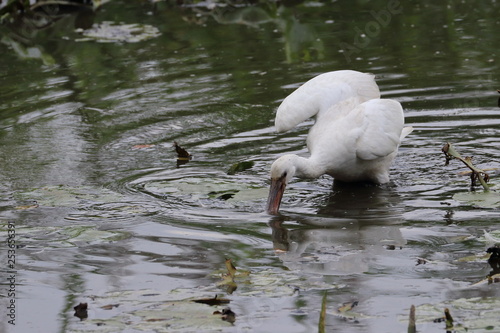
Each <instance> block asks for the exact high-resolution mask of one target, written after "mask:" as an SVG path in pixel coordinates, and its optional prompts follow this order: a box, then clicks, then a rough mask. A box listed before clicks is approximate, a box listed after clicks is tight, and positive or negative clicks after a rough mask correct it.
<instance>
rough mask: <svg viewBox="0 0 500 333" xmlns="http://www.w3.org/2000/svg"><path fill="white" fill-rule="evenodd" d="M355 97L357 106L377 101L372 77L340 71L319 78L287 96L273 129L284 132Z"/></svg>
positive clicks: (378, 93) (376, 87)
mask: <svg viewBox="0 0 500 333" xmlns="http://www.w3.org/2000/svg"><path fill="white" fill-rule="evenodd" d="M353 97H356V98H358V99H359V101H360V103H362V102H364V101H368V100H370V99H375V98H380V91H379V89H378V86H377V84H376V83H375V77H374V75H372V74H366V73H361V72H357V71H352V70H341V71H334V72H328V73H324V74H321V75H318V76H316V77H314V78H312V79H311V80H309V81H307V82H306V83H304V84H303V85H302V86H300V87H299V88H297V90H295V91H294V92H292V93H291V94H290V95H288V97H286V98H285V99H284V100H283V102H282V103H281V105H280V106H279V108H278V111H277V112H276V119H275V126H276V130H277V131H278V132H284V131H288V130H290V129H292V128H293V127H295V126H297V125H298V124H299V123H301V122H303V121H305V120H307V119H309V118H311V117H313V116H316V115H318V114H320V113H323V112H326V111H328V110H329V109H330V108H331V106H333V105H335V104H337V103H339V102H341V101H343V100H346V99H349V98H353Z"/></svg>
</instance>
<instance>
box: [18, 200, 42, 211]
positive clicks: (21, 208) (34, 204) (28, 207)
mask: <svg viewBox="0 0 500 333" xmlns="http://www.w3.org/2000/svg"><path fill="white" fill-rule="evenodd" d="M14 208H15V209H17V210H27V209H33V208H38V201H36V200H33V201H32V204H31V205H25V206H16V207H14Z"/></svg>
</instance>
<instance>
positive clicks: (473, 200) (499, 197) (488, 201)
mask: <svg viewBox="0 0 500 333" xmlns="http://www.w3.org/2000/svg"><path fill="white" fill-rule="evenodd" d="M453 199H454V200H456V201H462V202H464V203H467V204H469V205H473V206H477V207H481V208H499V207H500V193H498V192H493V191H489V192H464V193H456V194H455V195H454V196H453Z"/></svg>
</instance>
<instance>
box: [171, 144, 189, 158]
mask: <svg viewBox="0 0 500 333" xmlns="http://www.w3.org/2000/svg"><path fill="white" fill-rule="evenodd" d="M174 147H175V152H176V153H177V158H178V159H188V160H190V159H191V154H190V153H188V152H187V150H186V149H184V148H182V147H181V146H179V144H177V142H175V141H174Z"/></svg>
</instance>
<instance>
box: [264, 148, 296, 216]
mask: <svg viewBox="0 0 500 333" xmlns="http://www.w3.org/2000/svg"><path fill="white" fill-rule="evenodd" d="M296 157H297V156H296V155H284V156H281V157H280V158H278V159H277V160H276V161H274V163H273V165H272V166H271V187H270V188H269V197H268V198H267V206H266V211H267V213H268V214H272V215H276V214H278V211H279V208H280V204H281V198H282V197H283V193H284V192H285V187H286V185H287V184H288V182H289V181H290V180H291V179H292V177H293V176H294V175H295V172H296V165H295V163H294V161H295V158H296Z"/></svg>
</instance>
